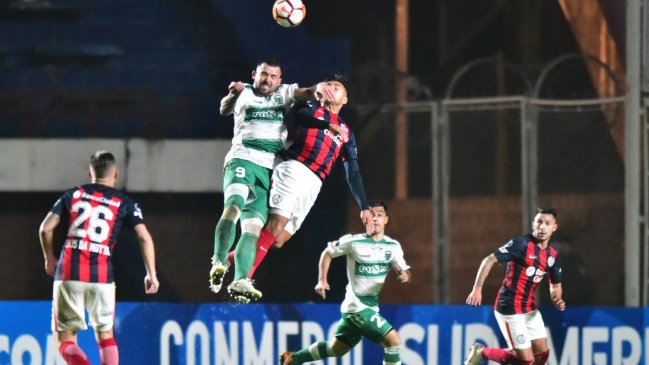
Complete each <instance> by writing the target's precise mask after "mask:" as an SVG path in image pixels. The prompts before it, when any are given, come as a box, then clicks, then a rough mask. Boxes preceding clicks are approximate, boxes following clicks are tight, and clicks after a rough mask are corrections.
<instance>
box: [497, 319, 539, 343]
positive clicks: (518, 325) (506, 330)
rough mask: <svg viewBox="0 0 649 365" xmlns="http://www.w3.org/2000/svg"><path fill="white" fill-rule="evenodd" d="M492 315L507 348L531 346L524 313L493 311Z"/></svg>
mask: <svg viewBox="0 0 649 365" xmlns="http://www.w3.org/2000/svg"><path fill="white" fill-rule="evenodd" d="M494 315H495V316H496V321H497V322H498V327H500V331H501V332H502V334H503V337H505V341H507V345H508V346H509V348H512V349H517V350H521V349H528V348H531V347H532V342H531V338H530V334H529V332H528V330H527V321H526V319H525V314H501V313H499V312H497V311H494Z"/></svg>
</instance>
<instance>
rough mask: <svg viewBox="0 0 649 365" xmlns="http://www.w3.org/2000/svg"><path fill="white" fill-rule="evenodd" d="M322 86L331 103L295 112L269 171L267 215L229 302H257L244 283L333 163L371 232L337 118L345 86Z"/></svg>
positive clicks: (351, 152) (331, 82)
mask: <svg viewBox="0 0 649 365" xmlns="http://www.w3.org/2000/svg"><path fill="white" fill-rule="evenodd" d="M325 82H326V85H327V87H328V88H329V90H330V91H331V93H332V98H331V99H326V98H320V103H310V104H304V105H301V106H299V107H298V108H297V111H296V117H295V119H296V131H295V137H294V142H293V144H292V145H291V147H289V148H288V150H287V151H286V152H285V153H284V154H283V157H284V158H285V159H286V160H285V161H284V162H281V163H280V164H278V165H277V166H276V167H275V169H274V170H273V178H272V180H273V184H272V187H271V190H270V202H269V204H270V208H271V209H270V215H269V217H268V222H266V225H265V226H264V229H262V230H261V233H260V234H259V240H258V241H257V242H256V244H257V252H256V256H255V257H254V262H248V264H247V265H246V266H237V269H236V273H235V277H234V281H233V282H232V283H231V284H230V286H228V291H229V292H230V293H232V294H233V295H234V296H237V297H239V298H247V299H249V300H257V299H259V298H260V297H261V292H260V291H259V290H257V289H256V288H255V287H254V286H253V285H252V283H251V281H250V278H251V277H252V275H253V274H254V271H255V270H256V268H257V267H258V266H259V264H260V263H261V261H262V260H263V259H264V257H265V256H266V253H267V251H268V249H269V248H270V247H271V246H273V244H274V247H275V248H280V247H282V245H283V244H284V243H285V242H286V241H288V240H289V239H290V238H291V236H292V235H293V234H295V232H296V231H297V230H298V229H299V228H300V225H301V224H302V222H303V221H304V219H305V218H306V216H307V214H308V213H309V210H310V209H311V207H312V206H313V204H314V202H315V200H316V198H317V197H318V194H319V192H320V188H321V187H322V183H323V181H324V180H325V179H326V178H327V176H329V173H330V172H331V169H332V167H333V165H334V163H335V162H336V161H337V160H338V159H342V160H343V161H344V165H345V172H346V175H347V182H348V184H349V187H350V190H351V192H352V194H353V195H354V198H355V199H356V202H357V203H358V206H359V208H360V210H361V219H362V221H363V224H365V225H366V230H367V232H372V231H373V229H372V225H373V223H372V213H371V212H370V210H369V207H368V205H367V199H366V198H365V189H364V187H363V180H362V177H361V173H360V169H359V167H358V160H357V149H356V140H355V138H354V135H353V134H352V133H351V130H350V128H349V126H348V125H347V123H346V122H345V121H344V120H343V119H342V118H341V117H340V116H339V115H338V113H339V112H340V110H341V109H342V107H343V106H344V105H345V104H347V86H346V82H345V79H344V78H343V77H342V76H341V75H338V74H336V75H332V76H330V77H329V78H327V79H326V80H325ZM332 131H333V132H332ZM237 265H239V263H237ZM251 265H252V266H251Z"/></svg>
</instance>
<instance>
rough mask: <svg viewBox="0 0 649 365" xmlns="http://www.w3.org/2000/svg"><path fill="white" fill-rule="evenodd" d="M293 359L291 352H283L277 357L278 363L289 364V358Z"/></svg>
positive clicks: (280, 364)
mask: <svg viewBox="0 0 649 365" xmlns="http://www.w3.org/2000/svg"><path fill="white" fill-rule="evenodd" d="M292 359H293V353H292V352H285V353H283V354H282V356H280V357H279V365H291V360H292Z"/></svg>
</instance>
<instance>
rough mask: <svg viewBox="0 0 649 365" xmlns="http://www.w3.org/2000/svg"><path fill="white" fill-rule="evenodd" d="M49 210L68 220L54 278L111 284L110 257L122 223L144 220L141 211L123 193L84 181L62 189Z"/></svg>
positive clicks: (132, 223)
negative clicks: (78, 184) (64, 189)
mask: <svg viewBox="0 0 649 365" xmlns="http://www.w3.org/2000/svg"><path fill="white" fill-rule="evenodd" d="M50 212H52V213H54V214H58V215H59V216H61V218H66V219H67V221H68V233H67V236H66V239H65V244H64V245H63V248H62V250H61V255H60V256H59V262H58V265H57V268H56V275H55V276H54V278H55V280H76V281H83V282H91V283H112V282H113V280H114V279H113V265H112V261H111V256H112V254H113V250H114V249H115V246H116V245H117V237H118V236H119V232H120V230H121V228H122V225H123V224H126V225H127V226H128V227H130V228H133V227H135V226H136V225H138V224H140V223H144V220H143V217H142V211H141V210H140V208H139V207H138V205H137V203H136V202H134V201H133V200H132V199H131V198H130V197H128V196H127V195H126V194H124V193H123V192H121V191H119V190H117V189H113V188H111V187H108V186H105V185H101V184H86V185H82V186H78V187H75V188H73V189H70V190H68V191H66V192H64V193H63V194H62V195H61V197H60V198H59V199H58V200H57V201H56V203H54V206H52V209H50Z"/></svg>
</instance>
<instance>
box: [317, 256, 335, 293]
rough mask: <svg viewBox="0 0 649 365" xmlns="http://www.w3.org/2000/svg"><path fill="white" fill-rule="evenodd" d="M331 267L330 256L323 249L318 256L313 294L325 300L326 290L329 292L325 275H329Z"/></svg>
mask: <svg viewBox="0 0 649 365" xmlns="http://www.w3.org/2000/svg"><path fill="white" fill-rule="evenodd" d="M330 266H331V255H329V252H327V249H326V248H325V249H324V251H322V254H321V255H320V261H319V262H318V283H317V284H316V286H315V292H316V293H318V295H320V296H321V297H322V299H327V290H329V283H328V282H327V275H328V274H329V267H330Z"/></svg>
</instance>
